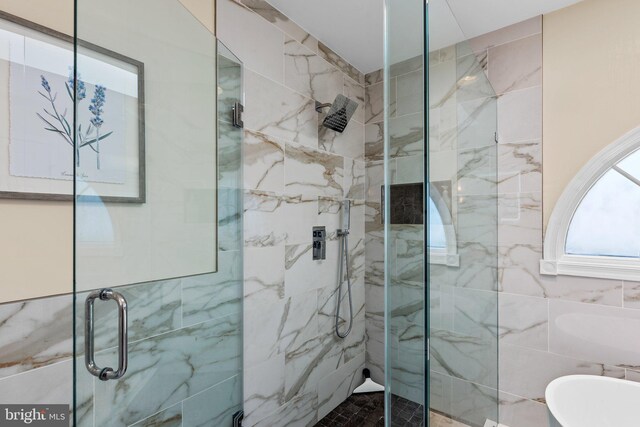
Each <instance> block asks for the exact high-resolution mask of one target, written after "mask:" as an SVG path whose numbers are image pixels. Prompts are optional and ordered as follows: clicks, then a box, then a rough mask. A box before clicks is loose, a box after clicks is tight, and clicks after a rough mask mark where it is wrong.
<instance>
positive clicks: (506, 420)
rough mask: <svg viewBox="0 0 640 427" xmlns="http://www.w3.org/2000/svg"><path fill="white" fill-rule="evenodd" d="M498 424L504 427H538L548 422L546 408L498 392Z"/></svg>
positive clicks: (522, 398)
mask: <svg viewBox="0 0 640 427" xmlns="http://www.w3.org/2000/svg"><path fill="white" fill-rule="evenodd" d="M499 397H500V422H501V423H503V424H504V425H506V426H521V427H539V426H543V425H545V424H546V423H547V422H548V417H549V415H548V412H547V407H546V406H545V405H544V404H542V403H540V402H536V401H533V400H529V399H525V398H524V397H520V396H515V395H513V394H509V393H504V392H500V394H499Z"/></svg>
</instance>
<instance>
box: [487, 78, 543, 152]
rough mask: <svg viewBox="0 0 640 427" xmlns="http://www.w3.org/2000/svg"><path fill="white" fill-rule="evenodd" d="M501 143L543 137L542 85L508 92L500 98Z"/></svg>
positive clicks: (499, 133) (499, 137)
mask: <svg viewBox="0 0 640 427" xmlns="http://www.w3.org/2000/svg"><path fill="white" fill-rule="evenodd" d="M498 117H500V120H499V121H498V141H499V142H500V143H501V144H506V143H514V142H523V141H531V140H539V139H541V138H542V86H536V87H532V88H528V89H523V90H518V91H515V92H508V93H506V94H504V95H502V96H500V98H498Z"/></svg>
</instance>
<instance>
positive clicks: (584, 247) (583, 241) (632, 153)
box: [540, 128, 640, 280]
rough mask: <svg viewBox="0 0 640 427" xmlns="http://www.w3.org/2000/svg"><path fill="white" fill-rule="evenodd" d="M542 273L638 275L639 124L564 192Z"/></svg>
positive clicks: (625, 277) (626, 277)
mask: <svg viewBox="0 0 640 427" xmlns="http://www.w3.org/2000/svg"><path fill="white" fill-rule="evenodd" d="M540 272H541V273H542V274H552V275H557V274H567V275H572V276H586V277H601V278H607V279H620V280H638V279H639V278H640V128H638V129H635V130H633V131H632V132H630V133H628V134H626V135H625V136H623V137H622V138H620V139H619V140H618V141H616V142H614V143H613V144H611V145H610V146H608V147H607V148H606V149H604V150H603V151H601V152H600V153H598V154H597V155H596V156H595V157H594V158H593V159H592V160H591V161H590V162H589V163H588V164H587V165H586V166H585V167H584V168H583V169H582V170H581V171H580V172H579V173H578V174H577V175H576V177H574V179H573V180H572V181H571V183H570V184H569V186H568V187H567V189H566V190H565V191H564V193H563V194H562V196H561V198H560V200H559V201H558V204H557V205H556V207H555V209H554V211H553V214H552V216H551V219H550V222H549V226H548V228H547V236H546V238H545V244H544V259H543V260H542V261H541V262H540Z"/></svg>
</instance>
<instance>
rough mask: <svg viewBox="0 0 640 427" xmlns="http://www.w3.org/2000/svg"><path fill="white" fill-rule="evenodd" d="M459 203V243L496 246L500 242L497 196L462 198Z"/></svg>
mask: <svg viewBox="0 0 640 427" xmlns="http://www.w3.org/2000/svg"><path fill="white" fill-rule="evenodd" d="M457 201H458V205H457V208H458V216H457V218H458V234H457V238H458V242H478V243H482V244H483V245H485V246H495V245H496V244H497V242H498V227H497V226H496V224H497V220H498V198H497V197H496V196H495V195H486V196H476V195H474V196H460V197H458V198H457Z"/></svg>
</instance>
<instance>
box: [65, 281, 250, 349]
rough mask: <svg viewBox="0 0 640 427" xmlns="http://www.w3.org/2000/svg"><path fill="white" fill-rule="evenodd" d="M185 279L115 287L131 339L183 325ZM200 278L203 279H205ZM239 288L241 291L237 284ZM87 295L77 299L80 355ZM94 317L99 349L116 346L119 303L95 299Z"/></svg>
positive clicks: (77, 330) (146, 336)
mask: <svg viewBox="0 0 640 427" xmlns="http://www.w3.org/2000/svg"><path fill="white" fill-rule="evenodd" d="M182 280H183V279H171V280H162V281H157V282H148V283H141V284H137V285H131V286H120V287H117V288H115V290H116V291H118V292H120V293H121V294H122V295H123V296H124V297H125V298H126V300H127V306H128V308H129V342H134V341H138V340H141V339H145V338H148V337H151V336H154V335H159V334H162V333H165V332H170V331H173V330H176V329H179V328H180V327H182V320H183V314H182V291H181V281H182ZM199 280H203V278H200V279H199ZM204 280H206V278H205V279H204ZM237 283H240V282H237ZM236 290H238V288H237V287H236ZM87 295H88V294H87V293H80V294H78V297H77V298H76V304H77V305H76V351H77V352H79V353H80V354H83V353H84V326H83V325H84V323H83V322H84V315H85V308H84V301H85V299H86V297H87ZM238 297H239V294H236V297H235V299H236V302H238V303H239V298H238ZM94 317H95V334H94V335H95V349H96V351H100V350H106V349H109V348H112V347H115V346H117V345H118V330H117V328H116V325H117V324H118V310H117V306H116V304H114V303H104V302H103V303H101V302H100V301H96V302H95V304H94Z"/></svg>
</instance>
